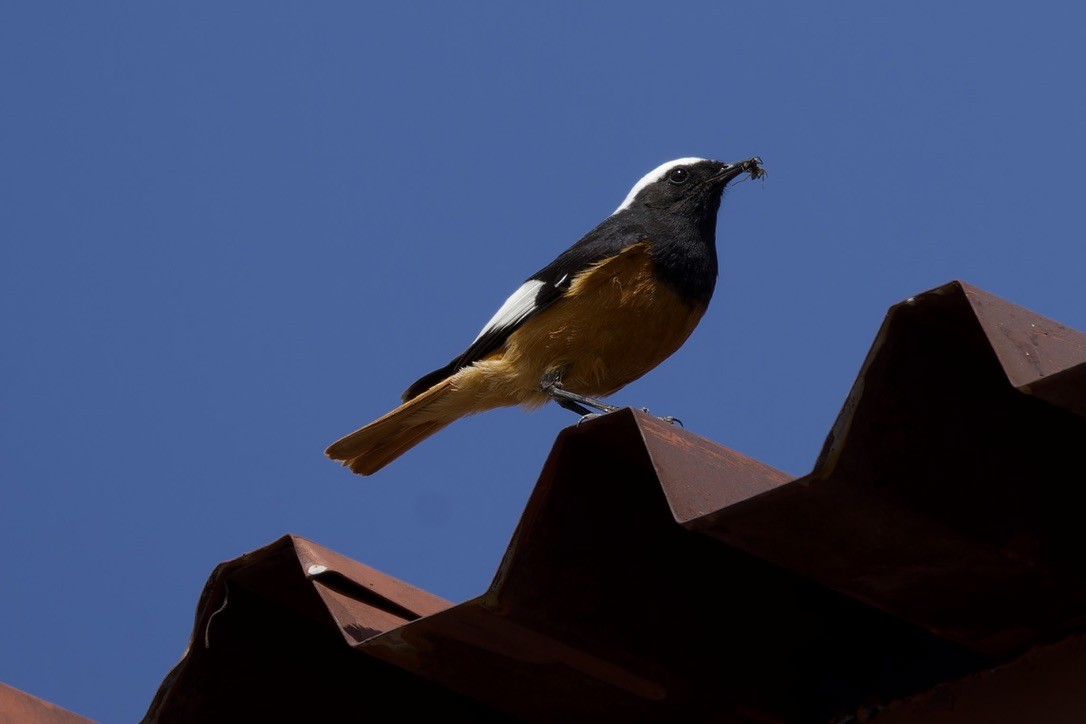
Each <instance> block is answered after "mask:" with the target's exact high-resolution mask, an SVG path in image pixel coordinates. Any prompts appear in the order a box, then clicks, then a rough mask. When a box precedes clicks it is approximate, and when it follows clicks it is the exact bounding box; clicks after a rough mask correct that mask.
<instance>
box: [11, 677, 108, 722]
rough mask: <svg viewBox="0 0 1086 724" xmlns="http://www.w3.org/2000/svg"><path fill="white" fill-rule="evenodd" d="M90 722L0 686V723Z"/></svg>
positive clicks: (23, 692)
mask: <svg viewBox="0 0 1086 724" xmlns="http://www.w3.org/2000/svg"><path fill="white" fill-rule="evenodd" d="M90 721H91V720H90V719H87V718H86V717H82V716H79V715H78V714H73V713H72V712H70V711H68V710H67V709H62V708H60V707H59V706H57V705H56V704H51V703H49V702H48V701H45V700H44V699H39V698H38V697H36V696H31V695H30V694H27V693H26V692H25V691H20V690H19V689H16V688H14V687H11V686H8V685H7V684H0V722H10V723H11V724H89V722H90Z"/></svg>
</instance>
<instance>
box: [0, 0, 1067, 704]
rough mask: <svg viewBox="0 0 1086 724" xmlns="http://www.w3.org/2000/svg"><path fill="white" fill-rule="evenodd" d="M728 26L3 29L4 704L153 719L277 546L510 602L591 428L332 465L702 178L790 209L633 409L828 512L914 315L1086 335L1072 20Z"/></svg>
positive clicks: (726, 279)
mask: <svg viewBox="0 0 1086 724" xmlns="http://www.w3.org/2000/svg"><path fill="white" fill-rule="evenodd" d="M404 5H406V4H404ZM730 5H734V4H725V3H719V2H704V3H677V4H671V5H666V4H661V3H651V4H650V3H606V4H594V5H593V6H592V7H591V8H588V9H585V8H584V7H581V6H580V5H579V4H572V3H570V4H556V3H549V4H546V5H539V4H536V5H533V6H522V5H519V4H508V3H502V4H499V3H477V4H473V5H470V6H465V5H460V4H451V3H441V4H438V3H433V4H419V5H414V6H410V7H406V6H395V7H394V6H393V5H392V4H387V3H386V4H382V5H379V6H378V5H373V6H365V7H364V6H363V5H362V4H359V3H323V4H313V3H308V4H298V3H292V4H282V3H269V2H260V3H206V4H203V5H201V6H199V7H193V6H191V5H189V4H178V3H170V4H150V3H112V4H108V5H107V4H101V3H68V4H53V3H22V4H19V5H16V4H15V3H6V4H5V5H4V6H3V8H2V9H0V81H2V101H3V102H2V103H0V169H2V170H0V184H2V189H0V295H2V304H0V315H2V323H3V332H4V340H5V344H4V351H3V354H2V355H0V385H2V396H0V399H2V402H0V409H2V410H3V414H2V416H0V425H2V432H0V466H2V467H0V472H2V480H0V483H2V488H0V490H2V498H0V501H2V503H0V546H2V548H3V550H4V552H5V561H6V564H7V565H6V566H5V573H4V576H3V584H2V588H0V594H2V595H0V622H2V623H0V681H4V682H6V683H8V684H11V685H13V686H16V687H19V688H21V689H25V690H27V691H29V692H31V693H33V694H36V695H38V696H41V697H44V698H46V699H49V700H51V701H54V702H56V703H58V704H60V705H62V706H65V707H68V708H70V709H73V710H75V711H77V712H79V713H82V714H84V715H87V716H91V717H94V718H97V719H101V720H104V721H132V720H134V719H136V718H138V716H139V715H141V714H142V713H143V711H144V710H145V708H146V706H147V704H148V703H149V701H150V699H151V696H152V695H153V693H154V690H155V688H156V687H157V685H158V683H159V681H160V680H161V679H162V677H163V676H164V675H165V673H166V671H167V670H168V668H169V667H170V666H171V665H173V664H174V663H175V662H176V661H177V659H178V658H179V657H180V656H181V654H182V651H183V650H184V647H185V644H186V641H187V637H188V635H189V631H190V628H191V625H192V614H193V610H194V607H195V605H196V599H197V596H198V594H199V592H200V589H201V587H202V585H203V583H204V581H205V579H206V578H207V576H208V574H209V573H210V571H211V569H212V567H213V566H214V565H215V564H216V563H218V562H219V561H221V560H224V559H228V558H232V557H234V556H236V555H238V554H240V553H242V552H244V551H246V550H250V549H252V548H256V547H258V546H260V545H263V544H264V543H267V542H269V541H271V540H273V539H274V538H276V537H278V536H279V535H281V534H283V533H285V532H293V533H297V534H300V535H303V536H306V537H309V538H312V539H314V540H316V541H318V542H320V543H322V544H323V545H326V546H329V547H331V548H333V549H335V550H338V551H340V552H341V553H343V554H345V555H348V556H350V557H352V558H356V559H358V560H361V561H363V562H365V563H367V564H369V565H372V566H374V567H377V568H379V569H381V570H383V571H386V572H388V573H390V574H392V575H395V576H397V577H400V578H402V579H404V580H406V581H409V582H411V583H413V584H416V585H418V586H421V587H423V588H425V589H427V590H430V591H432V592H434V593H437V594H440V595H442V596H445V597H447V598H450V599H453V600H457V601H458V600H463V599H465V598H468V597H471V596H473V595H475V594H477V593H479V592H481V591H482V590H483V589H484V588H485V587H486V585H487V583H488V582H489V579H490V577H491V575H492V574H493V572H494V570H495V568H496V566H497V564H498V561H499V560H500V558H501V555H502V553H503V551H504V549H505V546H506V544H507V542H508V539H509V536H510V534H511V532H512V530H513V528H514V526H515V525H516V522H517V518H518V515H519V513H520V510H521V508H522V506H523V504H524V502H525V500H526V499H527V496H528V494H529V491H530V490H531V487H532V485H533V483H534V482H535V478H536V475H537V473H538V471H539V468H540V466H541V465H542V463H543V460H544V459H545V457H546V455H547V453H548V450H549V448H550V445H551V442H552V441H553V439H554V436H555V434H556V433H557V432H558V430H559V429H560V428H561V427H563V426H565V425H568V424H572V423H573V422H574V421H575V418H574V417H573V416H572V415H571V414H570V413H568V412H566V411H564V410H560V409H558V408H556V407H554V406H550V407H547V408H545V409H544V410H542V411H540V412H537V413H534V414H528V413H525V412H522V411H520V410H501V411H495V412H491V413H488V414H486V415H483V416H479V417H476V418H471V419H468V420H463V421H461V422H459V423H457V424H455V425H453V426H452V427H450V428H449V429H447V430H445V431H444V432H442V433H441V434H439V435H438V436H436V437H434V438H432V439H431V440H429V441H427V442H425V443H424V444H423V445H421V446H420V447H418V448H416V449H415V450H414V451H412V452H411V453H409V454H408V455H407V456H405V457H404V458H402V459H401V460H399V461H397V462H396V463H394V464H393V465H392V466H390V467H389V468H387V469H385V470H384V471H382V472H380V473H379V474H378V475H376V476H374V477H373V478H360V477H355V476H352V475H350V474H348V473H347V472H346V471H344V470H342V469H341V468H339V467H338V466H337V465H335V464H333V463H331V462H329V461H327V460H325V458H324V456H323V450H324V447H325V446H326V445H327V444H328V443H329V442H331V441H332V440H334V439H335V438H337V437H338V436H340V435H342V434H344V433H347V432H349V431H351V430H353V429H354V428H355V427H357V426H359V425H361V424H363V423H365V422H368V421H369V420H371V419H372V418H374V417H376V416H378V415H379V414H382V413H384V412H385V411H387V410H388V409H390V408H391V407H392V406H394V405H395V404H396V402H397V400H398V396H399V393H400V392H401V391H402V390H403V388H404V387H406V385H407V384H408V383H410V382H411V381H413V380H414V379H415V378H416V377H417V376H419V375H421V374H423V373H425V372H428V371H429V370H431V369H433V368H435V367H437V366H439V365H442V364H444V363H445V362H447V361H448V360H449V359H450V358H451V357H452V356H453V355H455V354H457V353H459V352H460V351H461V350H462V349H463V348H464V347H465V346H466V344H467V343H468V342H470V341H471V339H472V338H473V337H474V336H475V334H476V332H478V330H479V328H480V327H481V326H482V324H483V323H484V322H485V321H486V320H487V319H489V318H490V316H491V314H492V313H493V312H494V311H495V309H496V308H497V307H498V306H499V305H500V304H501V302H502V301H503V300H504V299H505V298H506V296H507V295H508V294H509V293H510V292H512V291H513V290H514V289H516V287H517V286H518V285H519V284H520V282H521V281H523V280H524V279H525V278H526V277H527V276H528V275H529V274H531V273H533V272H535V271H536V270H537V269H539V268H540V267H542V266H543V265H545V264H546V263H547V262H549V261H550V260H551V259H552V258H553V257H554V256H555V255H556V254H557V253H558V252H560V251H561V250H562V249H564V248H565V247H566V246H568V245H569V244H570V243H572V242H573V241H575V240H576V239H577V238H578V237H579V236H580V235H581V234H582V233H584V232H585V231H587V230H588V229H590V228H591V227H592V226H594V225H595V224H596V223H597V222H598V221H600V220H601V219H602V218H603V217H605V216H606V215H607V214H609V213H610V212H611V211H612V210H613V209H614V207H615V206H617V205H618V203H619V202H620V201H621V200H622V198H623V197H624V196H625V194H626V192H627V190H628V189H629V187H630V186H631V185H632V184H633V183H634V182H635V181H637V179H638V178H640V177H641V175H642V174H644V173H645V172H646V171H648V170H649V169H651V168H653V167H654V166H656V165H657V164H659V163H661V162H663V161H666V160H668V159H671V158H676V157H681V156H706V157H713V158H719V159H723V160H737V159H741V158H746V157H747V156H751V155H754V154H758V155H760V156H762V158H763V159H764V161H765V164H766V168H767V169H768V171H769V177H768V179H767V180H766V181H765V183H764V185H763V184H761V183H751V182H747V183H744V184H739V185H736V186H734V187H733V188H732V189H731V190H730V191H729V193H728V194H727V195H726V198H725V201H724V206H723V209H722V212H721V218H720V224H719V233H718V246H719V249H720V254H721V261H722V269H721V274H720V280H719V283H718V287H717V293H716V297H715V298H714V300H713V303H712V305H711V306H710V310H709V313H708V314H707V315H706V317H705V319H704V320H703V321H702V323H701V326H700V327H699V329H698V330H697V331H696V332H695V334H694V336H693V337H692V338H691V339H690V341H689V342H688V343H687V344H686V346H685V347H684V348H683V349H682V350H680V351H679V352H678V353H677V354H676V355H675V356H674V357H673V358H672V359H671V360H669V361H668V362H666V363H665V364H664V365H662V366H661V367H659V368H658V369H657V370H656V371H655V372H653V373H652V374H650V375H649V376H648V377H646V378H644V379H643V380H641V381H639V382H637V383H635V384H634V385H631V386H630V387H628V388H626V389H625V390H623V391H622V392H620V393H619V394H618V395H617V396H616V397H615V398H614V399H615V400H616V401H617V402H618V403H620V404H633V405H636V406H649V407H651V408H652V409H653V411H654V412H657V413H658V414H672V415H676V416H678V417H681V418H682V419H683V420H684V421H685V423H686V425H687V428H688V429H690V430H691V431H693V432H696V433H698V434H700V435H704V436H705V437H708V438H710V439H712V440H714V441H716V442H719V443H721V444H724V445H727V446H729V447H732V448H734V449H736V450H739V451H741V452H743V453H745V454H747V455H751V456H753V457H756V458H759V459H761V460H763V461H765V462H767V463H770V464H772V465H775V466H777V467H780V468H782V469H784V470H787V471H789V472H792V473H795V474H802V473H804V472H806V471H807V470H808V469H809V468H810V466H811V465H812V463H813V461H814V458H815V456H816V455H817V452H818V450H819V448H820V447H821V445H822V441H823V438H824V436H825V434H826V432H827V431H828V429H829V426H830V424H831V423H832V421H833V419H834V417H835V416H836V414H837V412H838V409H839V407H840V405H841V403H842V401H843V399H844V395H845V394H846V392H847V391H848V389H849V387H850V385H851V383H852V381H853V379H854V376H855V374H856V372H857V370H858V368H859V366H860V363H861V361H862V359H863V356H864V354H865V353H866V351H867V348H868V347H869V345H870V344H871V341H872V339H873V336H874V334H875V332H876V330H877V329H878V326H879V323H880V321H881V319H882V317H883V314H884V313H885V310H886V308H887V307H888V306H889V305H891V304H893V303H895V302H897V301H899V300H901V299H903V298H906V297H908V296H911V295H912V294H915V293H917V292H920V291H923V290H925V289H928V288H930V287H933V286H936V285H938V284H941V283H943V282H946V281H948V280H950V279H954V278H960V279H964V280H966V281H969V282H971V283H973V284H976V285H977V286H980V287H981V288H983V289H985V290H987V291H990V292H993V293H995V294H998V295H1000V296H1004V297H1006V298H1008V299H1010V300H1012V301H1015V302H1017V303H1020V304H1022V305H1024V306H1026V307H1029V308H1031V309H1034V310H1035V311H1038V312H1040V313H1042V314H1046V315H1048V316H1051V317H1054V318H1055V319H1057V320H1059V321H1062V322H1064V323H1066V324H1069V325H1071V326H1074V327H1077V328H1079V329H1086V303H1084V294H1083V279H1084V269H1086V244H1084V233H1083V229H1084V220H1083V212H1082V200H1081V196H1082V193H1083V182H1082V169H1083V168H1084V167H1086V141H1084V134H1083V128H1086V94H1084V93H1083V91H1082V72H1083V68H1086V45H1084V44H1083V42H1082V38H1081V29H1082V27H1083V21H1084V20H1086V18H1084V11H1083V10H1081V8H1080V7H1079V6H1078V5H1076V4H1072V3H1064V4H1057V3H1041V4H1034V5H1032V6H1030V9H1029V10H1026V9H1024V6H1021V7H1017V6H1015V5H1012V4H1009V3H1007V4H1002V3H979V2H978V3H954V4H949V3H921V4H897V5H893V6H887V5H885V4H879V5H878V6H876V5H875V4H872V3H858V2H857V3H850V4H849V3H836V4H834V7H833V9H827V8H826V7H823V6H822V4H816V3H805V4H792V5H787V4H777V3H753V4H748V5H747V6H746V7H742V8H735V7H730ZM616 505H618V506H621V502H620V501H617V502H616Z"/></svg>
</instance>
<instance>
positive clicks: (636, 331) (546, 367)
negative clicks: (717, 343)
mask: <svg viewBox="0 0 1086 724" xmlns="http://www.w3.org/2000/svg"><path fill="white" fill-rule="evenodd" d="M704 313H705V307H704V306H703V305H691V304H689V303H687V302H685V301H683V300H682V299H681V298H680V297H679V295H678V294H677V293H676V292H674V291H672V289H671V288H670V287H668V286H666V285H664V284H663V283H661V282H659V281H658V280H657V279H656V278H655V276H654V274H653V262H652V256H651V254H650V251H649V245H648V244H647V243H640V244H634V245H633V246H630V247H627V248H626V249H624V250H623V251H622V252H621V253H619V254H618V255H617V256H614V257H612V258H611V259H607V260H605V261H603V262H600V263H598V264H596V265H594V266H593V267H591V268H589V269H587V270H586V271H584V272H582V273H580V274H578V275H577V276H576V277H575V278H574V280H573V282H572V284H571V285H570V289H569V292H568V293H567V294H566V295H565V296H564V297H563V298H562V299H560V300H559V301H557V302H555V303H554V304H553V305H552V306H551V307H549V308H547V309H546V310H544V311H543V312H540V313H539V314H537V315H536V316H535V317H532V318H531V319H529V320H528V321H527V322H525V324H524V325H523V326H522V327H521V328H520V329H518V330H517V331H516V332H514V333H513V334H512V335H510V337H509V339H508V341H507V342H506V344H505V348H504V350H503V351H502V352H501V354H500V358H501V362H502V363H503V364H502V365H501V366H502V367H505V368H506V369H508V370H510V371H512V370H516V372H517V376H518V377H520V378H521V379H522V381H524V382H527V381H528V380H531V381H532V384H536V385H537V384H538V381H539V379H540V378H541V377H542V376H543V374H544V373H545V372H548V371H551V370H555V369H558V370H562V374H561V379H562V386H563V387H564V388H565V389H567V390H569V391H571V392H576V393H578V394H582V395H589V396H602V395H608V394H610V393H612V392H615V391H616V390H618V389H619V388H621V387H622V386H623V385H626V384H628V383H630V382H632V381H633V380H635V379H637V378H638V377H640V376H641V375H643V374H645V373H646V372H648V371H649V370H651V369H652V368H654V367H656V365H658V364H660V363H661V362H663V361H664V360H665V359H667V357H669V356H670V355H671V354H672V353H673V352H674V351H675V350H677V349H678V348H679V347H680V346H681V345H682V343H683V342H685V341H686V338H687V337H689V336H690V333H691V332H693V331H694V327H696V326H697V323H698V321H699V320H700V319H701V317H702V315H703V314H704ZM495 356H496V357H498V356H499V355H495Z"/></svg>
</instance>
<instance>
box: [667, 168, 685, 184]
mask: <svg viewBox="0 0 1086 724" xmlns="http://www.w3.org/2000/svg"><path fill="white" fill-rule="evenodd" d="M689 178H690V172H689V171H687V170H686V169H685V168H677V169H674V170H673V171H672V172H671V173H669V174H668V176H667V179H668V181H670V182H671V183H673V184H684V183H686V181H687V179H689Z"/></svg>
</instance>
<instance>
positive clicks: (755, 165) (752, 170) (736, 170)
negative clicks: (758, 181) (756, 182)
mask: <svg viewBox="0 0 1086 724" xmlns="http://www.w3.org/2000/svg"><path fill="white" fill-rule="evenodd" d="M745 173H746V174H750V177H751V178H752V179H754V178H759V177H761V176H765V169H763V168H762V159H760V158H758V157H757V156H754V157H753V158H748V159H747V160H746V161H739V162H737V163H726V164H724V165H723V166H721V167H720V170H719V171H717V172H716V173H715V174H713V176H712V180H713V181H714V182H715V183H718V184H722V185H724V184H727V183H728V182H729V181H731V180H732V179H734V178H736V177H738V176H742V175H743V174H745Z"/></svg>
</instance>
